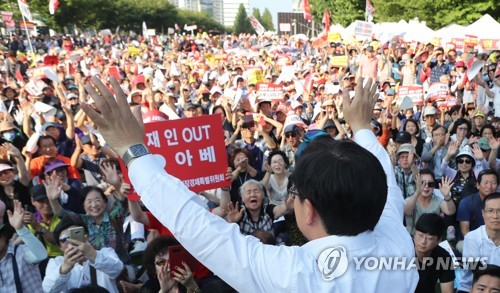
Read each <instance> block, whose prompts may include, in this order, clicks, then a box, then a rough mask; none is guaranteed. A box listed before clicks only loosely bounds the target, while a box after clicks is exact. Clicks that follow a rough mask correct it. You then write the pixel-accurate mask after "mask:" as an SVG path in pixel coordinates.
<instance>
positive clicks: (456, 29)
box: [436, 23, 465, 42]
mask: <svg viewBox="0 0 500 293" xmlns="http://www.w3.org/2000/svg"><path fill="white" fill-rule="evenodd" d="M436 37H438V38H441V39H443V41H445V42H448V41H450V40H451V39H453V38H462V39H463V38H465V26H463V25H459V24H455V23H452V24H449V25H447V26H445V27H443V28H441V29H439V30H437V31H436Z"/></svg>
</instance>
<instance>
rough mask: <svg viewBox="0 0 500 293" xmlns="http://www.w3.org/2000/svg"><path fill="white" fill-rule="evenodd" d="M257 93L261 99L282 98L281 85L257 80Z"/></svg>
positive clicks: (274, 99) (275, 99)
mask: <svg viewBox="0 0 500 293" xmlns="http://www.w3.org/2000/svg"><path fill="white" fill-rule="evenodd" d="M257 94H258V95H259V100H261V101H262V100H266V101H267V100H272V101H281V100H283V86H282V85H280V84H274V83H264V82H259V83H258V84H257Z"/></svg>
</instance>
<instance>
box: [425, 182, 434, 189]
mask: <svg viewBox="0 0 500 293" xmlns="http://www.w3.org/2000/svg"><path fill="white" fill-rule="evenodd" d="M422 184H423V185H427V187H430V188H434V187H435V186H436V182H434V181H431V182H426V181H422Z"/></svg>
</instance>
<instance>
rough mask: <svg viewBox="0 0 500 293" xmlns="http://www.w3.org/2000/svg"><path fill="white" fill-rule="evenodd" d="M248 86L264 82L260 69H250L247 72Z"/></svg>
mask: <svg viewBox="0 0 500 293" xmlns="http://www.w3.org/2000/svg"><path fill="white" fill-rule="evenodd" d="M247 77H248V84H257V83H259V82H261V81H262V80H264V77H263V76H262V69H260V68H251V69H248V70H247Z"/></svg>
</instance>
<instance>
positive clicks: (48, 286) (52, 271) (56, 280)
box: [42, 256, 71, 293]
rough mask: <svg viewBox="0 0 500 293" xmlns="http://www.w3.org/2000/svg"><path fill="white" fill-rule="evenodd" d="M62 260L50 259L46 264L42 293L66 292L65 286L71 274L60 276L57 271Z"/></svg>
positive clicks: (57, 258)
mask: <svg viewBox="0 0 500 293" xmlns="http://www.w3.org/2000/svg"><path fill="white" fill-rule="evenodd" d="M63 261H64V258H63V257H62V256H58V257H56V258H51V259H50V260H49V263H48V264H47V269H46V270H45V277H44V278H43V283H42V288H43V292H45V293H49V292H66V291H67V284H68V282H69V279H70V277H71V272H69V273H67V274H66V275H61V274H60V273H59V270H60V269H61V265H62V264H63Z"/></svg>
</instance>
